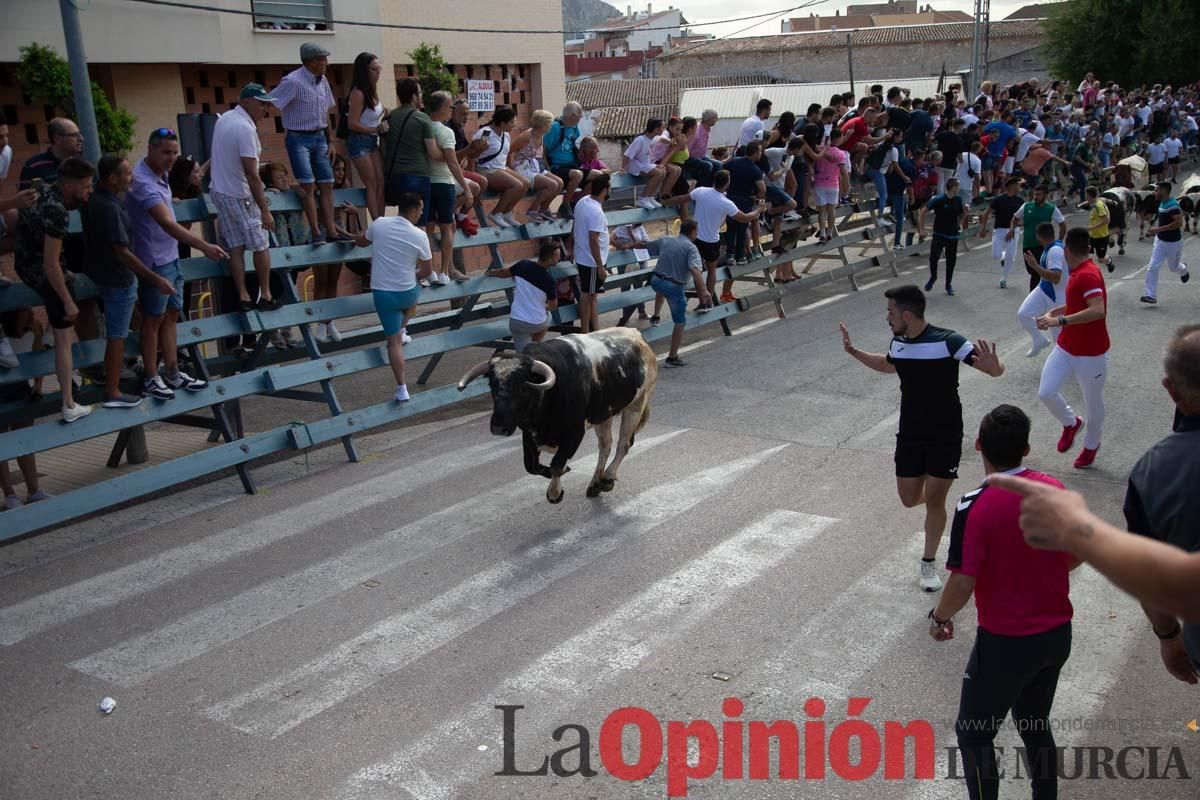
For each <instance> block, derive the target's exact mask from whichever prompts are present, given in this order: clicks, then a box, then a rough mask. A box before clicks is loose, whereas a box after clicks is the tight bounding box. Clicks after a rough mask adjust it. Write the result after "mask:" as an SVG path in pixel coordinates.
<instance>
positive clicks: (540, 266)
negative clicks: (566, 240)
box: [488, 239, 562, 353]
mask: <svg viewBox="0 0 1200 800" xmlns="http://www.w3.org/2000/svg"><path fill="white" fill-rule="evenodd" d="M561 252H562V251H561V248H560V247H559V244H558V241H557V240H555V239H542V240H541V243H540V244H539V245H538V257H537V261H534V260H533V259H529V258H524V259H521V260H520V261H518V262H517V263H516V264H513V265H512V266H511V267H499V268H495V269H489V270H488V275H491V276H494V277H497V278H513V301H512V309H511V310H510V311H509V312H508V331H509V333H510V334H511V335H512V341H513V349H514V350H516V351H517V352H518V353H521V352H524V350H525V348H526V347H528V346H529V343H530V342H540V341H541V340H542V339H543V338H545V336H546V331H548V330H550V320H551V316H550V315H551V314H552V313H553V312H554V311H555V309H557V308H558V294H557V291H556V288H555V284H554V278H553V277H551V275H550V268H551V267H553V266H554V265H555V264H557V263H558V260H559V257H560V255H561Z"/></svg>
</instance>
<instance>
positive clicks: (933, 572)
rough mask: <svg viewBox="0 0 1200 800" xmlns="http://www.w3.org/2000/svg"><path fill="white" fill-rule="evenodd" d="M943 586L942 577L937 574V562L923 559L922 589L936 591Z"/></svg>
mask: <svg viewBox="0 0 1200 800" xmlns="http://www.w3.org/2000/svg"><path fill="white" fill-rule="evenodd" d="M941 588H942V579H941V578H939V577H938V574H937V564H935V563H934V562H932V561H925V560H924V559H922V560H921V589H922V591H926V592H936V591H937V590H938V589H941Z"/></svg>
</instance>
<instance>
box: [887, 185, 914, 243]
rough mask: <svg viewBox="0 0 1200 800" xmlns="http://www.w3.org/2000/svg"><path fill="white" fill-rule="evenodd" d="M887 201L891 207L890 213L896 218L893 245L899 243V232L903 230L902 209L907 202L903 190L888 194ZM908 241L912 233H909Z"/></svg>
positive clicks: (910, 239)
mask: <svg viewBox="0 0 1200 800" xmlns="http://www.w3.org/2000/svg"><path fill="white" fill-rule="evenodd" d="M888 203H889V204H890V205H891V207H892V215H893V216H894V217H895V218H896V236H895V239H894V241H893V246H894V245H898V244H900V234H901V233H902V232H903V231H904V211H905V208H906V206H907V203H908V197H907V196H906V195H905V193H904V192H903V191H900V192H892V193H891V194H890V195H888ZM909 241H910V242H911V241H912V234H909Z"/></svg>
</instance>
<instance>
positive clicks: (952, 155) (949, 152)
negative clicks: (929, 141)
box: [934, 130, 963, 169]
mask: <svg viewBox="0 0 1200 800" xmlns="http://www.w3.org/2000/svg"><path fill="white" fill-rule="evenodd" d="M934 140H935V141H936V142H937V149H938V150H941V151H942V168H943V169H954V166H953V165H954V164H957V163H958V156H959V154H960V153H961V152H962V151H963V137H962V136H961V135H960V134H957V133H955V132H954V131H947V130H941V131H938V133H937V136H936V137H934ZM947 165H950V166H947Z"/></svg>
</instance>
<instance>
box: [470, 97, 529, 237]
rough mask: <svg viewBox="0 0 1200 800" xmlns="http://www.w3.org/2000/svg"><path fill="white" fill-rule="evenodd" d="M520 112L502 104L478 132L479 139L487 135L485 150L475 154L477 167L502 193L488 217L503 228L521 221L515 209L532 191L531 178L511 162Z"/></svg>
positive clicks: (496, 189) (517, 224)
mask: <svg viewBox="0 0 1200 800" xmlns="http://www.w3.org/2000/svg"><path fill="white" fill-rule="evenodd" d="M516 118H517V112H516V111H514V110H513V109H512V108H510V107H508V106H500V107H499V108H497V109H496V110H495V111H494V112H492V118H491V120H489V121H488V122H487V123H486V124H485V125H484V126H483V127H482V128H480V129H479V130H478V131H476V133H475V138H476V139H486V140H487V143H486V144H485V146H484V148H483V152H482V153H480V154H479V155H478V156H477V157H476V158H475V169H477V170H479V171H480V172H482V173H483V174H484V175H486V176H487V179H488V186H490V187H491V189H492V191H493V192H497V193H499V195H500V199H499V200H497V201H496V207H495V208H494V209H492V213H491V214H490V215H489V216H488V219H489V220H490V221H491V222H492V224H493V225H496V226H497V227H500V228H515V227H518V226H520V225H521V224H522V223H520V222H518V221H517V219H516V218H515V217H514V216H513V209H514V208H515V207H516V205H517V203H518V202H520V200H521V198H522V197H524V196H525V194H526V193H527V192H528V191H529V181H527V180H526V179H525V178H524V177H522V176H521V175H519V174H517V172H516V171H514V170H513V169H511V168H510V167H509V166H508V162H509V153H510V152H511V151H512V135H511V133H510V132H511V131H512V128H513V122H514V120H516Z"/></svg>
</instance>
